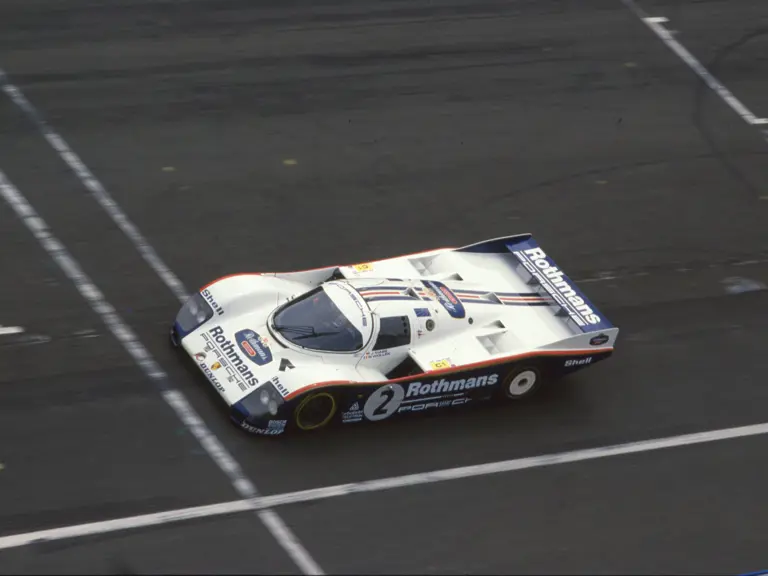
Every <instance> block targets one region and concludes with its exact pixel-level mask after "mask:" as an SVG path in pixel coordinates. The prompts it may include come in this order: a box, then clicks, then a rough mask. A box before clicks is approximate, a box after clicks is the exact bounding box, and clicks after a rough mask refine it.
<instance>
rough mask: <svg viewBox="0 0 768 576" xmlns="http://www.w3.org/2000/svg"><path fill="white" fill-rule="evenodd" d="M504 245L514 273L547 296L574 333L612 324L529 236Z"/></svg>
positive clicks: (610, 326)
mask: <svg viewBox="0 0 768 576" xmlns="http://www.w3.org/2000/svg"><path fill="white" fill-rule="evenodd" d="M504 245H505V246H506V248H507V250H509V251H510V252H511V253H512V254H513V255H514V256H515V258H516V260H517V262H516V263H515V266H514V269H515V272H516V273H517V274H518V275H519V276H520V277H521V278H522V279H523V281H524V282H525V283H526V284H527V285H528V286H530V287H531V288H532V289H533V290H535V291H536V292H538V293H539V294H541V295H542V296H549V297H551V298H552V300H553V301H554V306H553V308H554V309H555V310H556V312H555V315H557V316H560V317H562V318H563V320H565V321H566V322H567V323H569V324H571V325H572V326H574V327H575V328H576V329H577V332H578V331H579V330H580V331H581V332H596V331H601V330H608V329H611V328H613V327H614V326H613V324H611V322H609V321H608V319H607V318H606V317H605V315H604V314H603V313H602V312H600V310H598V309H597V307H596V306H595V305H594V304H593V303H592V302H591V301H590V300H589V298H587V296H586V295H585V294H584V292H582V291H581V290H580V289H579V287H578V286H576V284H575V283H574V282H573V280H571V279H570V278H569V277H568V276H567V275H566V274H565V273H564V272H563V270H562V269H561V268H560V267H559V266H557V265H556V264H555V262H554V260H552V258H550V257H549V256H547V254H546V253H545V252H544V250H543V249H542V248H541V246H539V243H538V242H536V240H534V239H533V236H531V235H530V234H522V235H520V236H514V237H511V238H508V239H506V241H505V242H504Z"/></svg>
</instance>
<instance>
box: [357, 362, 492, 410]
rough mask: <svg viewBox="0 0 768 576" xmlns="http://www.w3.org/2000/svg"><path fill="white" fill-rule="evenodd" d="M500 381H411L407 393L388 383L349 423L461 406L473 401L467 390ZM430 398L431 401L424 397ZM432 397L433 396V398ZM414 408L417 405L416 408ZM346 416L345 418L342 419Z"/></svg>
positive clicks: (482, 378) (487, 378) (481, 378)
mask: <svg viewBox="0 0 768 576" xmlns="http://www.w3.org/2000/svg"><path fill="white" fill-rule="evenodd" d="M498 381H499V374H498V373H494V374H487V375H484V376H470V377H469V378H456V379H453V380H447V379H445V378H442V379H440V380H433V381H432V382H411V383H410V384H408V390H407V391H406V390H405V388H403V386H402V385H400V384H396V383H393V384H387V385H385V386H381V387H380V388H377V389H376V390H374V391H373V392H372V393H371V395H370V396H368V398H367V399H366V401H365V404H364V405H363V410H362V412H363V413H362V415H361V414H358V413H357V411H352V410H351V409H350V411H349V413H348V416H347V418H348V420H347V421H350V422H352V421H354V422H357V421H358V420H359V419H362V418H363V417H365V419H367V420H371V421H374V422H375V421H377V420H384V419H385V418H389V417H390V416H392V415H393V414H395V413H399V412H414V411H418V410H426V409H428V408H441V407H448V406H458V405H460V404H465V403H467V402H469V401H470V399H469V398H467V395H466V394H465V393H464V392H465V391H467V390H473V389H476V388H483V387H486V386H494V385H495V384H497V383H498ZM425 396H427V397H428V398H424V397H425ZM429 396H431V397H429ZM413 406H417V407H416V408H413ZM345 414H346V413H345ZM343 418H344V415H342V420H343Z"/></svg>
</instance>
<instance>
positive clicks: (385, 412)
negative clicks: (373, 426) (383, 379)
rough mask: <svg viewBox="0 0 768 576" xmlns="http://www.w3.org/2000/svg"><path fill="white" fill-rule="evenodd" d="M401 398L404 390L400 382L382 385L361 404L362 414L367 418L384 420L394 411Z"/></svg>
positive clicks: (398, 405) (403, 396)
mask: <svg viewBox="0 0 768 576" xmlns="http://www.w3.org/2000/svg"><path fill="white" fill-rule="evenodd" d="M403 398H405V390H403V387H402V386H400V384H389V385H387V386H382V387H381V388H378V389H377V390H376V391H375V392H374V393H373V394H371V395H370V396H368V400H366V401H365V406H363V414H365V417H366V418H367V419H368V420H384V419H385V418H389V417H390V416H392V414H394V413H395V411H396V410H397V409H398V408H399V407H400V403H401V402H402V401H403Z"/></svg>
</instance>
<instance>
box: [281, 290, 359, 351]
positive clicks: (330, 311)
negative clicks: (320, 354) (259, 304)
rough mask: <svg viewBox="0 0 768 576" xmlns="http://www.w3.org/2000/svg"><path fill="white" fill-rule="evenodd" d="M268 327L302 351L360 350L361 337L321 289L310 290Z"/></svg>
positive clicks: (290, 304) (292, 303)
mask: <svg viewBox="0 0 768 576" xmlns="http://www.w3.org/2000/svg"><path fill="white" fill-rule="evenodd" d="M272 326H273V328H274V329H275V330H276V331H277V332H279V333H280V335H281V336H282V337H283V338H285V339H286V340H288V341H289V342H292V343H294V344H296V345H297V346H303V347H304V348H311V349H313V350H324V351H328V352H355V351H356V350H359V349H360V348H362V347H363V335H362V334H361V333H360V331H359V330H358V329H357V328H355V327H354V326H353V325H352V324H351V323H350V321H349V320H348V319H347V317H346V316H345V315H344V314H343V313H342V312H341V311H340V310H339V309H338V308H337V307H336V304H334V303H333V300H331V298H330V297H329V296H328V294H326V293H325V290H323V289H322V288H316V289H315V290H312V291H311V292H309V293H307V294H305V295H304V296H301V297H299V298H297V299H296V300H294V301H292V302H290V303H289V304H287V305H286V306H285V307H284V308H282V309H281V310H279V311H278V312H277V313H276V314H275V317H274V319H273V320H272Z"/></svg>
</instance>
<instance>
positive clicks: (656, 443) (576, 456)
mask: <svg viewBox="0 0 768 576" xmlns="http://www.w3.org/2000/svg"><path fill="white" fill-rule="evenodd" d="M765 434H768V423H766V424H755V425H752V426H740V427H738V428H725V429H720V430H711V431H709V432H700V433H695V434H685V435H683V436H670V437H667V438H658V439H655V440H643V441H640V442H631V443H628V444H617V445H614V446H603V447H599V448H588V449H585V450H574V451H572V452H560V453H558V454H546V455H544V456H532V457H530V458H518V459H515V460H505V461H502V462H491V463H488V464H478V465H475V466H462V467H458V468H448V469H444V470H435V471H433V472H420V473H417V474H409V475H407V476H395V477H392V478H382V479H379V480H369V481H365V482H354V483H350V484H339V485H337V486H326V487H324V488H314V489H311V490H301V491H298V492H287V493H285V494H275V495H272V496H257V497H255V498H251V499H248V500H237V501H233V502H222V503H219V504H210V505H207V506H196V507H193V508H183V509H180V510H169V511H166V512H157V513H154V514H145V515H142V516H132V517H129V518H118V519H114V520H105V521H102V522H93V523H90V524H79V525H75V526H64V527H61V528H53V529H50V530H39V531H36V532H28V533H25V534H13V535H10V536H4V537H0V550H2V549H5V548H16V547H19V546H27V545H30V544H36V543H38V542H50V541H53V540H62V539H65V538H75V537H78V536H91V535H94V534H103V533H106V532H116V531H119V530H130V529H135V528H143V527H147V526H157V525H161V524H168V523H171V522H180V521H182V520H191V519H194V518H206V517H211V516H222V515H225V514H234V513H236V512H246V511H249V510H254V509H258V510H262V512H268V513H269V514H270V517H268V520H267V522H270V521H271V520H270V519H269V518H271V517H275V518H276V517H277V515H276V514H275V513H274V512H273V511H272V510H269V509H270V508H275V507H277V506H285V505H289V504H297V503H300V502H311V501H316V500H323V499H326V498H333V497H336V496H348V495H350V494H361V493H364V492H380V491H382V490H391V489H393V488H405V487H410V486H418V485H421V484H433V483H435V482H444V481H447V480H459V479H463V478H472V477H477V476H488V475H491V474H500V473H503V472H513V471H516V470H527V469H531V468H542V467H545V466H554V465H557V464H568V463H572V462H583V461H585V460H594V459H597V458H608V457H611V456H622V455H627V454H637V453H639V452H650V451H653V450H662V449H665V448H675V447H681V446H692V445H694V444H703V443H706V442H716V441H720V440H732V439H735V438H747V437H750V436H760V435H765ZM281 529H282V523H278V524H277V525H276V526H275V530H278V531H279V530H281ZM286 537H290V535H289V534H286Z"/></svg>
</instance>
